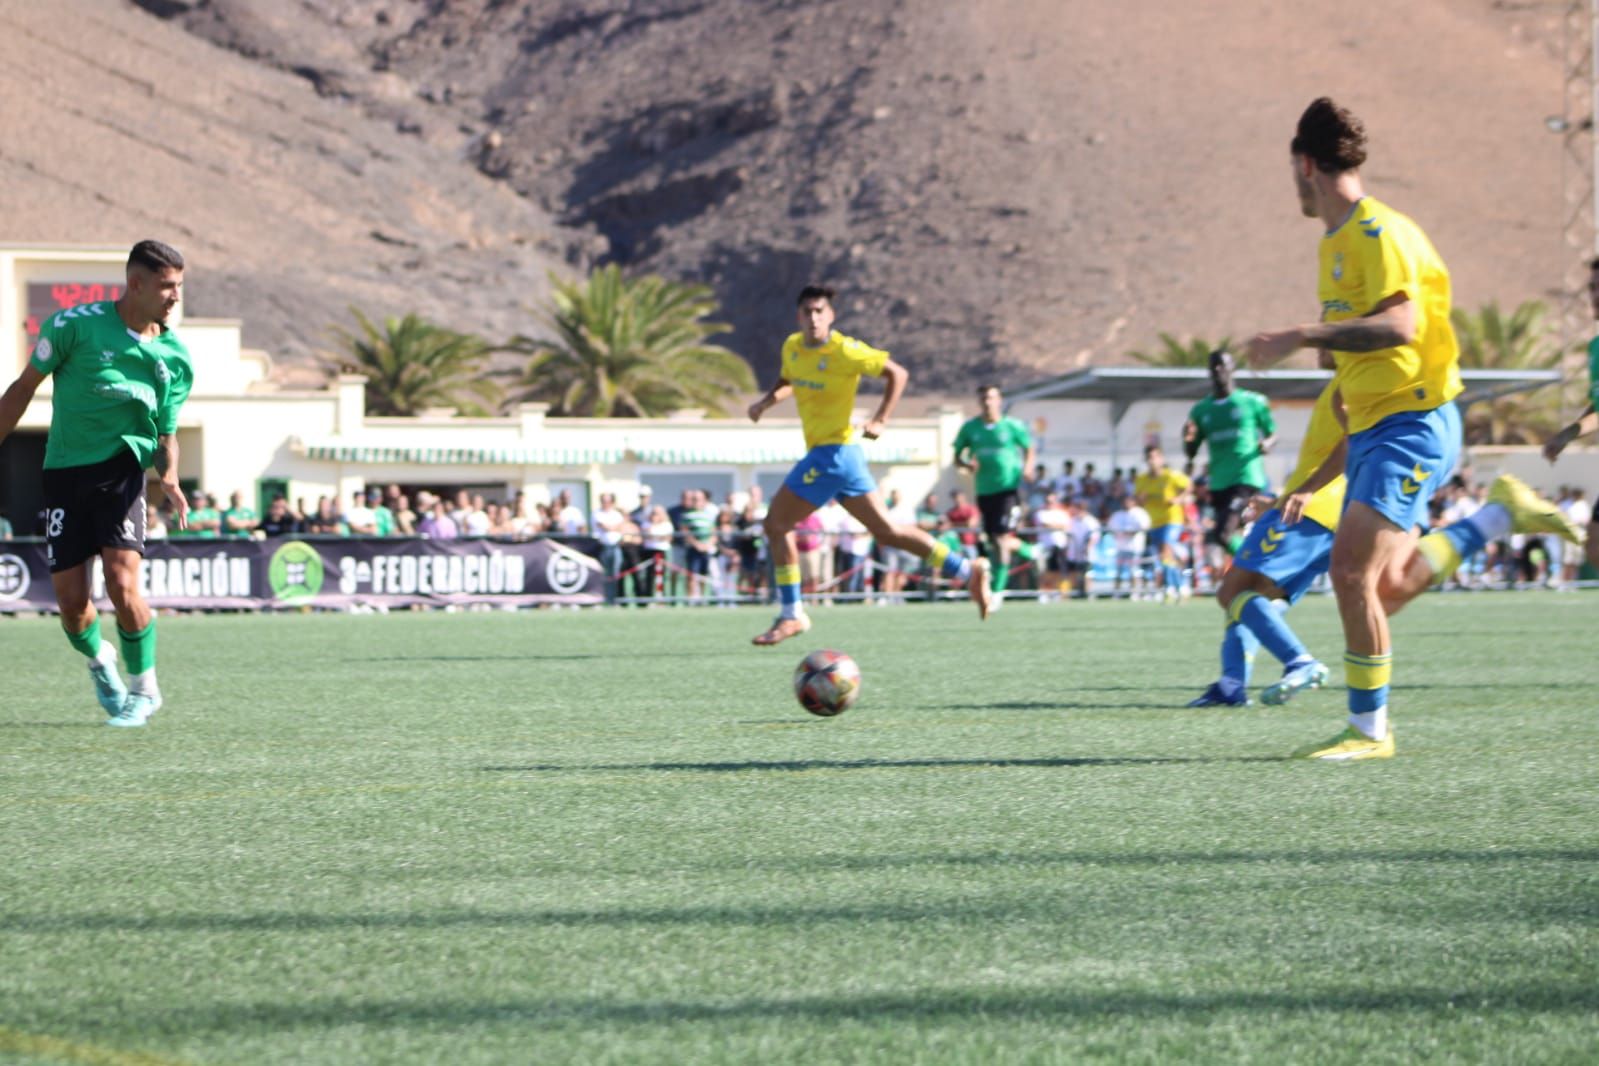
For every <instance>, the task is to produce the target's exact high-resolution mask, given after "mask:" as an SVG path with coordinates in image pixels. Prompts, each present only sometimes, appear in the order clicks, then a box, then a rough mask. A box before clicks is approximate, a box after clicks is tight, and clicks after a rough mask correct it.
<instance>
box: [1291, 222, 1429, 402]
mask: <svg viewBox="0 0 1599 1066" xmlns="http://www.w3.org/2000/svg"><path fill="white" fill-rule="evenodd" d="M1320 259H1321V265H1320V272H1319V274H1318V285H1317V288H1318V292H1319V294H1320V296H1321V318H1322V321H1323V322H1342V321H1344V320H1345V319H1350V318H1358V317H1360V316H1361V315H1364V314H1367V313H1368V312H1370V311H1371V309H1372V308H1374V307H1376V306H1377V304H1379V303H1381V302H1382V301H1383V300H1385V299H1387V298H1388V297H1390V296H1392V295H1394V294H1395V293H1399V292H1403V293H1405V294H1406V296H1408V297H1409V299H1410V301H1411V302H1412V303H1413V304H1415V306H1416V338H1415V340H1414V341H1412V342H1411V343H1410V344H1402V345H1400V346H1399V347H1397V348H1386V349H1383V350H1382V351H1376V352H1359V353H1355V352H1334V353H1333V355H1334V356H1335V357H1336V359H1337V361H1338V377H1339V378H1340V379H1341V382H1342V388H1343V394H1344V408H1345V411H1346V412H1347V414H1348V416H1349V432H1351V433H1359V432H1360V431H1361V430H1363V429H1370V428H1371V427H1372V426H1374V425H1376V424H1377V423H1378V422H1380V421H1382V420H1383V419H1384V418H1387V417H1388V416H1389V415H1392V414H1397V413H1399V412H1400V411H1430V410H1432V409H1433V408H1434V407H1438V406H1440V405H1442V404H1444V403H1446V402H1447V401H1449V400H1452V399H1454V398H1455V397H1456V396H1458V395H1459V394H1460V388H1461V385H1460V349H1459V347H1458V346H1457V345H1456V343H1455V331H1454V328H1453V327H1452V326H1451V325H1450V324H1449V269H1448V267H1446V266H1444V261H1443V259H1442V258H1440V257H1439V255H1438V252H1437V250H1436V249H1435V248H1433V246H1432V242H1431V241H1429V240H1428V239H1427V235H1426V234H1425V233H1423V232H1422V231H1421V227H1420V226H1418V225H1416V223H1415V222H1413V221H1411V220H1410V219H1409V218H1407V217H1406V216H1404V215H1402V214H1400V213H1399V212H1398V211H1395V210H1394V209H1393V208H1391V207H1388V206H1387V205H1386V204H1383V203H1380V202H1378V201H1377V200H1376V199H1375V198H1373V197H1370V196H1368V197H1366V198H1365V199H1364V200H1361V201H1360V203H1358V204H1356V205H1355V210H1354V212H1353V213H1352V214H1351V215H1350V216H1349V218H1348V220H1347V221H1345V222H1344V224H1343V225H1342V226H1339V227H1338V228H1337V229H1336V230H1333V231H1332V232H1331V233H1328V234H1327V235H1326V236H1324V237H1323V238H1322V239H1321V256H1320Z"/></svg>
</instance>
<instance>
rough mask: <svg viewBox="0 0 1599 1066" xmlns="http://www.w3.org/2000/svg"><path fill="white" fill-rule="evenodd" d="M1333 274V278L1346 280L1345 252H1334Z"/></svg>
mask: <svg viewBox="0 0 1599 1066" xmlns="http://www.w3.org/2000/svg"><path fill="white" fill-rule="evenodd" d="M1332 276H1333V280H1334V281H1343V280H1344V253H1343V252H1334V253H1333V269H1332Z"/></svg>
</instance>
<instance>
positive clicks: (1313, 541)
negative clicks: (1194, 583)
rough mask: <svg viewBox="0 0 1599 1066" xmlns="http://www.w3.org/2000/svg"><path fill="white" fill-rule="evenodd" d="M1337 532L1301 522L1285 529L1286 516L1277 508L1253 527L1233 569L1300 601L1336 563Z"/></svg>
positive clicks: (1236, 557) (1306, 520)
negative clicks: (1269, 582)
mask: <svg viewBox="0 0 1599 1066" xmlns="http://www.w3.org/2000/svg"><path fill="white" fill-rule="evenodd" d="M1332 546H1333V531H1332V530H1330V529H1328V528H1327V527H1326V526H1324V525H1322V524H1321V523H1320V522H1313V521H1311V520H1310V519H1308V518H1301V519H1300V520H1299V521H1298V522H1295V523H1294V524H1293V525H1291V526H1285V525H1283V513H1282V512H1281V511H1279V510H1277V508H1275V507H1273V508H1272V509H1271V510H1269V511H1267V512H1266V513H1265V514H1263V515H1261V516H1260V517H1259V518H1257V519H1255V524H1254V525H1253V526H1251V527H1250V530H1249V536H1247V537H1245V538H1244V543H1243V544H1242V545H1241V546H1240V547H1239V549H1238V554H1237V555H1235V556H1233V565H1234V566H1236V567H1237V568H1238V569H1240V570H1248V571H1249V572H1251V573H1255V574H1259V575H1260V576H1261V577H1264V578H1267V579H1269V580H1270V581H1271V582H1272V583H1273V584H1275V585H1276V586H1277V587H1278V588H1280V589H1282V590H1283V592H1285V593H1287V595H1288V602H1289V603H1298V602H1299V598H1300V597H1301V596H1303V595H1304V594H1305V591H1306V590H1307V589H1309V588H1310V586H1311V585H1313V584H1314V583H1315V581H1316V579H1317V578H1318V577H1320V576H1321V575H1322V574H1325V573H1326V572H1327V567H1328V565H1329V564H1330V563H1331V562H1332Z"/></svg>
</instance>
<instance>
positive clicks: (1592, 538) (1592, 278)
mask: <svg viewBox="0 0 1599 1066" xmlns="http://www.w3.org/2000/svg"><path fill="white" fill-rule="evenodd" d="M1588 302H1589V304H1591V305H1592V307H1593V317H1594V318H1596V319H1599V257H1596V258H1594V259H1593V260H1592V261H1590V262H1589V263H1588ZM1596 431H1599V337H1595V338H1594V339H1593V340H1591V341H1589V342H1588V407H1587V409H1585V410H1584V411H1583V412H1582V414H1580V415H1578V416H1577V418H1576V421H1574V422H1572V423H1571V424H1570V425H1569V426H1566V427H1565V428H1564V429H1562V430H1561V431H1560V432H1559V433H1556V434H1555V435H1554V436H1553V437H1550V438H1549V440H1548V441H1547V442H1546V443H1545V444H1544V446H1543V454H1544V458H1546V459H1548V460H1549V461H1550V462H1551V463H1552V462H1554V461H1555V460H1556V459H1558V458H1560V453H1561V452H1563V451H1565V450H1566V445H1568V444H1570V443H1571V442H1572V441H1574V440H1576V439H1577V438H1578V437H1581V436H1585V435H1587V434H1589V433H1593V432H1596ZM1588 565H1589V566H1591V567H1593V568H1594V569H1596V570H1599V511H1596V512H1594V517H1593V521H1591V522H1589V523H1588Z"/></svg>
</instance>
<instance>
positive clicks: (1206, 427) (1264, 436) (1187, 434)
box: [1183, 351, 1277, 573]
mask: <svg viewBox="0 0 1599 1066" xmlns="http://www.w3.org/2000/svg"><path fill="white" fill-rule="evenodd" d="M1236 368H1237V363H1236V362H1235V361H1234V359H1233V357H1232V353H1230V352H1226V351H1216V352H1211V353H1210V395H1209V396H1207V397H1205V398H1204V399H1203V400H1200V401H1199V402H1198V403H1196V404H1194V406H1193V409H1192V410H1190V411H1189V412H1188V421H1187V422H1185V423H1184V424H1183V451H1184V452H1185V453H1187V455H1188V458H1190V459H1192V458H1194V457H1195V456H1197V455H1198V454H1199V446H1200V444H1202V443H1208V444H1209V445H1210V472H1209V485H1210V508H1211V517H1212V520H1213V524H1212V527H1211V531H1210V543H1211V544H1212V545H1214V546H1215V547H1216V548H1217V549H1219V551H1220V552H1222V553H1225V554H1226V557H1227V559H1226V561H1227V562H1228V563H1229V564H1230V563H1231V561H1232V557H1233V556H1234V555H1235V554H1236V553H1237V551H1238V544H1239V541H1240V540H1242V539H1243V538H1242V536H1241V534H1240V530H1241V529H1242V527H1243V513H1244V507H1245V505H1246V504H1248V503H1249V501H1250V500H1252V499H1254V498H1255V496H1257V495H1259V494H1260V493H1262V492H1264V491H1266V464H1265V463H1264V462H1262V461H1261V460H1262V459H1263V458H1264V457H1265V455H1266V453H1267V452H1269V451H1271V446H1272V445H1273V444H1275V443H1276V442H1277V423H1276V422H1274V421H1272V417H1271V405H1270V404H1268V403H1267V402H1266V397H1264V396H1262V395H1261V394H1260V393H1258V392H1251V391H1250V390H1248V389H1240V388H1235V387H1234V386H1233V371H1234V370H1235V369H1236ZM1211 561H1212V563H1213V564H1214V563H1216V562H1218V561H1220V560H1217V559H1215V558H1214V557H1212V560H1211ZM1214 569H1215V570H1216V572H1218V573H1219V572H1220V569H1221V568H1220V567H1214Z"/></svg>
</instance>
